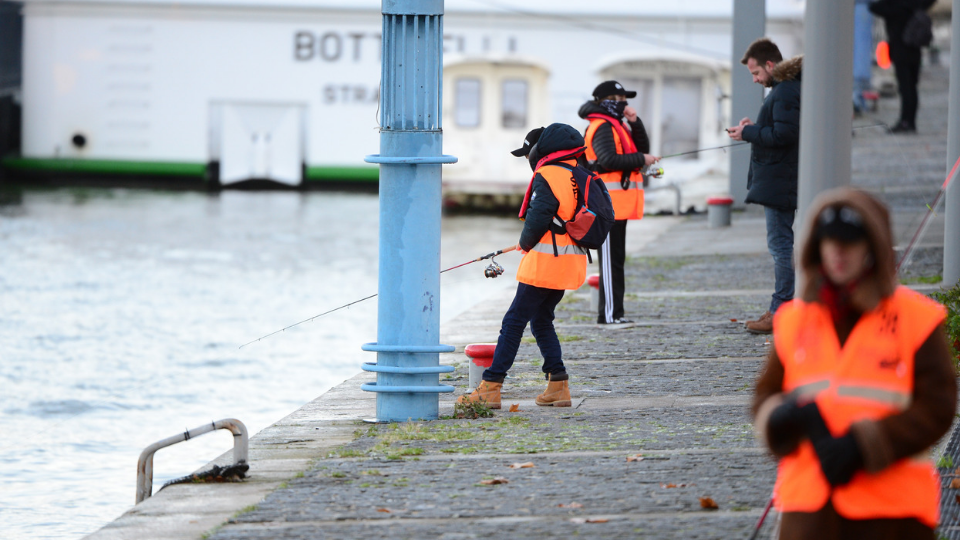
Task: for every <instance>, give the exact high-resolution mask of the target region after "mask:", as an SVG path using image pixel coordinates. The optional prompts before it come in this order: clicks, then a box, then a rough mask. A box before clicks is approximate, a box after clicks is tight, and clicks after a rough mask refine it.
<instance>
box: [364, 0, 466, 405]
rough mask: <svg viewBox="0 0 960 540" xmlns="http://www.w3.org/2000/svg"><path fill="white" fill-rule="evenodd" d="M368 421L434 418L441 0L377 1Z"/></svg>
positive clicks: (441, 159)
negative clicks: (373, 327)
mask: <svg viewBox="0 0 960 540" xmlns="http://www.w3.org/2000/svg"><path fill="white" fill-rule="evenodd" d="M381 11H382V13H383V56H382V58H383V60H382V67H381V76H380V77H381V78H380V111H381V117H380V124H381V126H380V154H376V155H372V156H367V157H366V161H367V162H369V163H379V164H380V252H379V253H380V266H379V283H378V297H377V298H378V315H377V342H376V343H367V344H365V345H363V347H362V348H363V350H365V351H373V352H376V353H377V362H376V363H375V364H373V363H365V364H364V365H363V369H364V370H365V371H373V372H376V373H377V382H376V383H367V384H364V385H363V386H362V388H363V390H366V391H369V392H377V421H379V422H395V421H400V422H402V421H406V420H435V419H437V417H438V415H439V400H440V398H439V393H440V392H453V387H452V386H446V385H440V384H439V377H440V375H439V374H440V373H445V372H450V371H453V367H452V366H441V365H440V353H441V352H453V350H454V348H453V347H451V346H448V345H441V344H440V208H441V198H440V164H442V163H455V162H456V161H457V159H456V158H455V157H452V156H445V155H442V154H441V148H442V131H441V123H440V115H441V110H442V108H441V96H442V93H441V85H442V81H443V42H442V37H443V0H383V3H382V10H381Z"/></svg>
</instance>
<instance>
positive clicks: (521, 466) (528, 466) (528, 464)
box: [510, 461, 536, 469]
mask: <svg viewBox="0 0 960 540" xmlns="http://www.w3.org/2000/svg"><path fill="white" fill-rule="evenodd" d="M534 467H536V465H534V464H533V462H532V461H528V462H526V463H514V464H513V465H510V468H511V469H532V468H534Z"/></svg>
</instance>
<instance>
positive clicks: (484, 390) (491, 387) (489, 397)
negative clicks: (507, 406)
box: [457, 381, 503, 409]
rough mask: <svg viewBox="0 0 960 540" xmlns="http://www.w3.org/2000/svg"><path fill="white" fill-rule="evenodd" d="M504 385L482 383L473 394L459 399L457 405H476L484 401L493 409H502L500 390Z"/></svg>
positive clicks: (488, 382)
mask: <svg viewBox="0 0 960 540" xmlns="http://www.w3.org/2000/svg"><path fill="white" fill-rule="evenodd" d="M502 387H503V383H498V382H490V381H480V384H478V385H477V389H476V390H474V391H473V392H472V393H471V394H469V395H468V394H464V395H462V396H460V397H458V398H457V403H476V402H478V401H482V402H484V403H486V404H487V407H490V408H491V409H499V408H500V389H501V388H502Z"/></svg>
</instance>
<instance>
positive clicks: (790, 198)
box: [742, 57, 803, 210]
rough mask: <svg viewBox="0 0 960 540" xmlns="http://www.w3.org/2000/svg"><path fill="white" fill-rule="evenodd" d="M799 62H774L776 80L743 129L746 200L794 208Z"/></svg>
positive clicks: (798, 125) (795, 204)
mask: <svg viewBox="0 0 960 540" xmlns="http://www.w3.org/2000/svg"><path fill="white" fill-rule="evenodd" d="M802 62H803V59H802V57H797V58H793V59H790V60H785V61H783V62H780V63H779V64H777V67H776V68H774V70H773V74H774V78H775V80H779V82H776V83H775V84H774V86H773V88H771V90H770V93H769V94H768V95H767V98H766V99H765V100H764V101H763V106H762V107H760V113H759V114H758V115H757V121H756V123H754V124H752V125H749V126H744V128H743V132H742V137H743V140H744V141H747V142H749V143H750V171H749V172H748V173H747V199H746V202H748V203H753V204H760V205H763V206H769V207H772V208H776V209H778V210H796V209H797V173H798V170H799V158H800V70H801V68H802V65H803V64H802Z"/></svg>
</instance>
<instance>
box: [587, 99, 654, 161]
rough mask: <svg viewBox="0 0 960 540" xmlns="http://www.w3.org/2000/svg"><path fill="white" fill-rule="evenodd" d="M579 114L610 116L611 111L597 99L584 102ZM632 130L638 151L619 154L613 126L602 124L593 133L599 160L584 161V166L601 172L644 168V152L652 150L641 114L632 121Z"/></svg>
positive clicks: (594, 149)
mask: <svg viewBox="0 0 960 540" xmlns="http://www.w3.org/2000/svg"><path fill="white" fill-rule="evenodd" d="M578 114H579V115H580V118H584V119H585V118H586V117H587V115H590V114H605V115H607V116H610V112H609V111H607V110H606V109H604V108H603V107H601V106H600V105H599V104H598V103H597V102H595V101H588V102H586V103H584V104H583V105H582V106H581V107H580V111H579V112H578ZM630 130H631V131H630V136H631V137H632V138H633V143H634V144H635V145H636V146H637V153H635V154H618V153H617V143H616V141H614V139H613V126H611V125H610V124H609V123H608V122H604V123H603V124H600V126H599V127H598V128H597V131H596V133H594V134H593V151H594V153H596V154H597V162H596V163H594V164H587V163H584V166H585V167H587V168H588V169H591V170H593V171H595V172H597V173H600V174H603V173H606V172H611V171H633V170H636V169H642V168H643V166H644V165H646V162H645V161H644V160H645V159H646V158H645V156H644V154H645V153H647V152H649V151H650V138H649V137H648V136H647V130H646V128H644V127H643V122H641V121H640V117H639V116H638V117H637V121H636V122H630Z"/></svg>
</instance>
